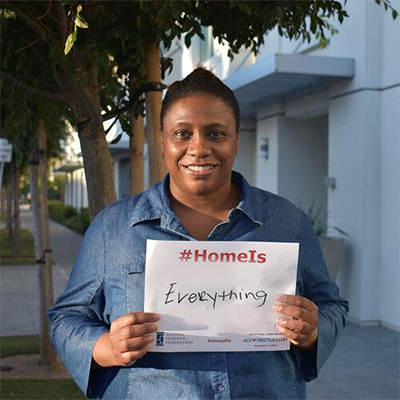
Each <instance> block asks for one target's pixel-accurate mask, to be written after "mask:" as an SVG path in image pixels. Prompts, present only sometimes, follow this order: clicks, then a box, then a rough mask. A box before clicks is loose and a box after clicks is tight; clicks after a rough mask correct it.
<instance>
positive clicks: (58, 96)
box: [0, 70, 66, 101]
mask: <svg viewBox="0 0 400 400" xmlns="http://www.w3.org/2000/svg"><path fill="white" fill-rule="evenodd" d="M0 74H1V76H2V77H5V78H7V79H9V80H10V81H12V82H14V83H15V84H16V85H18V86H20V87H22V88H23V89H25V90H28V91H30V92H32V93H35V94H38V95H39V96H42V97H46V98H47V99H50V100H58V101H66V93H65V91H59V92H49V91H47V90H42V89H39V88H37V87H34V86H32V85H30V84H28V83H26V82H24V81H22V80H21V79H19V78H17V77H15V76H13V75H11V74H10V73H9V72H6V71H3V70H1V71H0Z"/></svg>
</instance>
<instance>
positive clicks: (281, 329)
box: [277, 325, 286, 332]
mask: <svg viewBox="0 0 400 400" xmlns="http://www.w3.org/2000/svg"><path fill="white" fill-rule="evenodd" d="M277 328H278V330H279V331H281V332H285V330H286V329H285V328H283V327H282V326H279V325H278V326H277Z"/></svg>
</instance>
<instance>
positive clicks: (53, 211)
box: [49, 200, 65, 222]
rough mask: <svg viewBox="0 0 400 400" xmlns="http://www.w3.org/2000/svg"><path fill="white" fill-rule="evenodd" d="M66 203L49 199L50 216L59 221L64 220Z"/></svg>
mask: <svg viewBox="0 0 400 400" xmlns="http://www.w3.org/2000/svg"><path fill="white" fill-rule="evenodd" d="M64 210H65V205H64V203H63V202H62V201H59V200H51V201H49V215H50V218H51V219H53V220H54V221H57V222H62V221H63V220H64V219H65V216H64Z"/></svg>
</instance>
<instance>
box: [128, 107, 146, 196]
mask: <svg viewBox="0 0 400 400" xmlns="http://www.w3.org/2000/svg"><path fill="white" fill-rule="evenodd" d="M129 118H130V122H131V136H130V138H129V183H130V185H129V186H130V193H131V194H137V193H140V192H143V191H144V154H143V153H144V124H143V117H142V116H141V115H139V116H138V118H135V112H134V110H133V109H131V110H130V111H129Z"/></svg>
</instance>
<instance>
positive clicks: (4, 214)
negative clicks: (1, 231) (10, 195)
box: [1, 188, 7, 221]
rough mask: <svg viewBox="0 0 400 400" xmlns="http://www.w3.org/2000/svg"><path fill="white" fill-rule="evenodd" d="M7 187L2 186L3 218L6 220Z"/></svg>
mask: <svg viewBox="0 0 400 400" xmlns="http://www.w3.org/2000/svg"><path fill="white" fill-rule="evenodd" d="M6 204H7V189H5V188H1V219H2V220H3V221H5V220H6V208H7V206H6Z"/></svg>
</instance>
